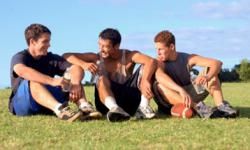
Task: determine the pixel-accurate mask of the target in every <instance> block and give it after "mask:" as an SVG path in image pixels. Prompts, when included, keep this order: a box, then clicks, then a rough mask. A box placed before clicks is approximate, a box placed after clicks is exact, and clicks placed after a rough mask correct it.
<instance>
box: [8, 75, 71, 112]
mask: <svg viewBox="0 0 250 150" xmlns="http://www.w3.org/2000/svg"><path fill="white" fill-rule="evenodd" d="M45 87H46V88H47V89H48V91H49V92H50V93H51V94H52V95H53V96H54V98H55V99H56V100H57V101H58V102H60V103H64V102H68V94H67V93H64V92H62V89H61V87H53V86H49V85H46V86H45ZM11 101H12V102H11V106H10V107H12V108H13V114H15V115H17V116H28V115H35V114H52V113H53V112H52V111H51V110H50V109H48V108H45V107H43V106H42V105H40V104H38V103H37V102H36V101H35V100H34V99H33V97H32V95H31V92H30V86H29V81H27V80H23V81H22V82H21V83H20V85H19V87H18V89H17V91H16V93H15V95H14V96H13V97H12V100H11Z"/></svg>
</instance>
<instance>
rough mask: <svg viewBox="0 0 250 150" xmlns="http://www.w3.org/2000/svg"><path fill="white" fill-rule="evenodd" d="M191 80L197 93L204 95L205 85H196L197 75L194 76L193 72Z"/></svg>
mask: <svg viewBox="0 0 250 150" xmlns="http://www.w3.org/2000/svg"><path fill="white" fill-rule="evenodd" d="M190 78H191V79H190V80H191V82H192V84H193V86H194V89H195V92H196V93H197V94H202V93H203V92H204V91H205V88H204V86H203V85H200V84H196V83H195V79H196V78H197V75H196V74H194V73H193V72H191V73H190Z"/></svg>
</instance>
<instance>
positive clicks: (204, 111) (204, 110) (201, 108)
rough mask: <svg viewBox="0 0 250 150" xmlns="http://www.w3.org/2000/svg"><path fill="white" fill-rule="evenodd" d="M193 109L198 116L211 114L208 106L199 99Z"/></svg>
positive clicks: (207, 116)
mask: <svg viewBox="0 0 250 150" xmlns="http://www.w3.org/2000/svg"><path fill="white" fill-rule="evenodd" d="M195 111H196V113H197V114H198V115H199V117H200V118H210V117H211V115H212V114H213V110H212V108H211V107H210V106H207V105H206V104H205V103H204V102H202V101H200V102H199V103H198V104H196V106H195Z"/></svg>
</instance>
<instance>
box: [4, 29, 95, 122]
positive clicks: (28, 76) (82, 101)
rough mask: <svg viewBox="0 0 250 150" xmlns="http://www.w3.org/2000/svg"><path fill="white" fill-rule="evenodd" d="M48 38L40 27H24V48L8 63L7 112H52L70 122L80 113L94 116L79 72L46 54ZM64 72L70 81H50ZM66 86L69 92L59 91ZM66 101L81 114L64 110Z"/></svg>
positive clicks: (60, 78) (64, 62)
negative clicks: (78, 109) (9, 67)
mask: <svg viewBox="0 0 250 150" xmlns="http://www.w3.org/2000/svg"><path fill="white" fill-rule="evenodd" d="M50 37H51V32H50V30H49V29H48V28H47V27H45V26H43V25H41V24H31V25H30V26H28V27H27V28H26V30H25V38H26V42H27V44H28V48H27V49H25V50H23V51H20V52H18V53H17V54H15V55H14V56H13V57H12V60H11V70H10V71H11V72H10V73H11V75H10V76H11V87H12V94H11V96H10V101H9V110H10V111H11V112H12V113H13V114H14V115H17V116H28V115H35V114H51V113H53V112H54V113H55V114H56V115H57V117H58V118H60V119H62V120H67V121H70V122H72V121H74V120H76V119H78V118H81V117H82V116H83V113H84V115H88V114H90V113H94V112H95V111H94V109H93V107H92V105H91V104H89V103H88V102H87V100H86V98H85V94H84V91H83V88H82V85H81V80H82V78H83V70H82V69H81V67H79V66H77V65H71V64H70V63H68V62H67V61H66V60H65V59H64V58H63V57H61V56H59V55H56V54H53V53H51V52H48V48H49V47H50ZM66 70H69V73H68V75H69V76H70V81H69V80H66V79H65V78H62V77H58V78H54V76H55V75H58V76H62V75H63V74H64V72H65V71H66ZM69 86H70V89H68V90H69V91H67V92H64V91H63V90H62V89H65V88H66V87H69ZM69 98H70V99H71V100H72V101H73V102H75V103H76V104H77V105H78V106H79V108H80V110H81V111H78V112H73V111H72V110H71V109H70V108H69V107H68V105H67V104H68V101H69Z"/></svg>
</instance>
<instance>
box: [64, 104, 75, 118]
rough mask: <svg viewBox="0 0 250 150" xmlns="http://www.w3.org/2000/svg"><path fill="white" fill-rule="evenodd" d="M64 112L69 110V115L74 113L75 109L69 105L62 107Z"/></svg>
mask: <svg viewBox="0 0 250 150" xmlns="http://www.w3.org/2000/svg"><path fill="white" fill-rule="evenodd" d="M63 112H67V113H68V114H69V115H71V116H72V115H74V111H73V110H71V109H70V108H69V107H68V106H67V107H64V108H63V109H62V113H63Z"/></svg>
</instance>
